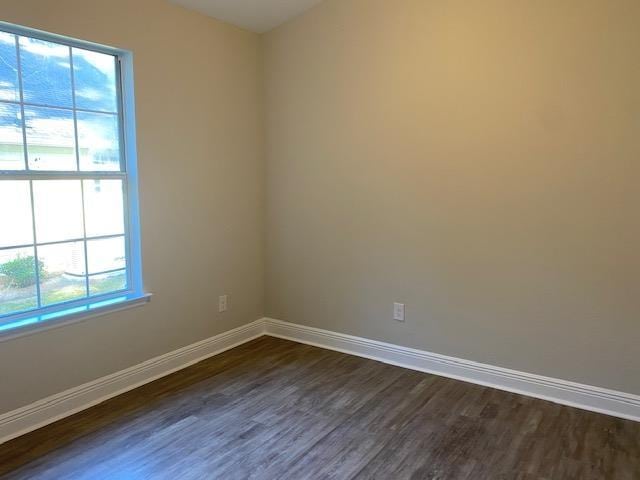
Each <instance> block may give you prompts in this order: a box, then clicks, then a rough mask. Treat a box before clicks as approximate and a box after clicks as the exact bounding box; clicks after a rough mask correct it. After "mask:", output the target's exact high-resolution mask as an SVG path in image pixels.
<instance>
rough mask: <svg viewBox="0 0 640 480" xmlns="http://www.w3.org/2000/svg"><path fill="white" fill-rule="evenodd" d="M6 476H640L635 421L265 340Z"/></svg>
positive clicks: (35, 439) (19, 457)
mask: <svg viewBox="0 0 640 480" xmlns="http://www.w3.org/2000/svg"><path fill="white" fill-rule="evenodd" d="M0 476H2V478H7V479H30V480H33V479H56V480H60V479H92V480H98V479H118V480H120V479H121V480H133V479H135V480H139V479H171V480H191V479H224V480H231V479H277V480H281V479H292V480H300V479H329V478H333V479H392V480H401V479H456V480H457V479H473V480H481V479H553V480H556V479H563V480H564V479H580V480H584V479H615V480H626V479H629V480H637V479H640V423H634V422H631V421H625V420H621V419H617V418H613V417H608V416H605V415H599V414H595V413H589V412H585V411H581V410H577V409H574V408H569V407H563V406H560V405H556V404H553V403H549V402H545V401H542V400H535V399H532V398H527V397H523V396H520V395H515V394H510V393H505V392H501V391H498V390H493V389H490V388H485V387H481V386H477V385H472V384H468V383H464V382H459V381H455V380H449V379H445V378H441V377H436V376H433V375H428V374H424V373H419V372H414V371H411V370H405V369H402V368H398V367H393V366H390V365H385V364H382V363H378V362H375V361H372V360H365V359H361V358H357V357H353V356H349V355H344V354H341V353H336V352H332V351H328V350H323V349H320V348H315V347H310V346H307V345H301V344H297V343H292V342H288V341H285V340H279V339H275V338H269V337H262V338H260V339H258V340H255V341H253V342H250V343H248V344H245V345H242V346H240V347H238V348H235V349H233V350H230V351H228V352H226V353H223V354H221V355H219V356H217V357H214V358H212V359H210V360H206V361H204V362H202V363H199V364H197V365H194V366H192V367H190V368H187V369H185V370H182V371H180V372H177V373H175V374H173V375H170V376H168V377H165V378H162V379H160V380H158V381H156V382H153V383H151V384H148V385H145V386H143V387H141V388H138V389H136V390H134V391H131V392H129V393H126V394H124V395H121V396H119V397H116V398H114V399H112V400H109V401H107V402H105V403H102V404H100V405H98V406H96V407H93V408H91V409H89V410H86V411H84V412H81V413H79V414H77V415H74V416H72V417H69V418H67V419H64V420H61V421H59V422H57V423H55V424H53V425H50V426H47V427H45V428H42V429H40V430H38V431H35V432H32V433H30V434H28V435H26V436H23V437H21V438H18V439H16V440H13V441H11V442H9V443H6V444H4V445H1V446H0Z"/></svg>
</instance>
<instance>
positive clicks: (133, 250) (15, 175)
mask: <svg viewBox="0 0 640 480" xmlns="http://www.w3.org/2000/svg"><path fill="white" fill-rule="evenodd" d="M0 30H1V31H4V32H6V33H10V34H14V35H21V36H25V37H31V38H34V39H38V40H44V41H49V42H55V43H57V44H60V45H65V46H68V47H70V48H71V47H77V48H82V49H85V50H91V51H95V52H98V53H104V54H108V55H113V56H114V57H115V58H116V82H117V101H118V112H117V113H118V124H119V136H120V138H119V140H120V162H121V169H120V171H113V172H108V171H107V172H103V171H100V172H91V171H80V170H79V169H78V171H75V172H59V171H40V170H28V168H29V163H28V157H27V155H28V153H27V144H26V140H25V126H24V106H25V103H24V102H23V98H22V95H23V93H22V73H21V65H20V58H19V56H18V71H19V82H20V92H21V95H20V101H19V102H5V103H13V104H19V105H20V108H21V109H22V117H23V127H22V129H23V142H24V155H25V162H26V163H25V167H26V170H21V171H15V170H0V181H3V180H30V189H31V190H32V189H33V184H32V182H31V181H33V180H53V179H75V180H85V179H96V178H99V179H110V178H112V179H120V180H122V181H123V185H124V188H123V190H124V198H123V207H124V215H125V219H124V220H125V221H124V224H125V226H124V237H125V249H126V268H127V289H126V290H121V291H118V292H114V293H107V294H102V295H95V296H91V295H90V292H87V294H88V297H85V298H82V299H78V300H72V301H67V302H62V303H59V304H56V305H51V306H45V307H42V306H41V304H40V300H41V298H40V292H39V289H40V282H39V278H38V275H39V272H38V268H37V267H36V280H37V282H36V288H37V292H36V293H37V297H38V308H37V309H32V310H29V311H25V312H18V313H13V314H5V315H0V340H2V339H4V338H7V337H13V336H16V335H20V334H22V333H24V332H27V333H29V332H32V331H33V330H40V329H48V328H51V327H53V326H57V325H62V324H66V323H69V322H75V321H78V320H83V319H85V318H88V317H92V316H96V315H102V314H104V313H105V312H109V311H112V310H121V309H123V308H128V307H129V306H138V305H141V304H143V303H146V302H147V301H148V300H149V298H150V295H149V294H145V293H144V289H143V282H142V252H141V245H140V215H139V199H138V170H137V152H136V128H135V126H136V119H135V99H134V91H133V88H134V79H133V54H132V53H131V52H130V51H127V50H122V49H118V48H113V47H108V46H104V45H100V44H97V43H93V42H88V41H83V40H77V39H73V38H69V37H66V36H61V35H57V34H53V33H47V32H43V31H40V30H35V29H31V28H28V27H22V26H18V25H13V24H10V23H6V22H0ZM18 55H19V54H18ZM71 72H72V73H71V75H72V88H75V86H74V85H73V65H72V66H71ZM26 105H27V106H30V104H26ZM42 106H46V105H42ZM55 108H60V107H55ZM80 110H81V111H82V110H83V109H80ZM73 111H74V119H75V112H76V111H77V109H76V108H75V100H74V104H73ZM74 123H75V120H74ZM76 134H77V132H76ZM76 144H77V139H76ZM76 155H79V154H78V153H77V152H76ZM31 202H32V206H31V208H32V217H33V215H34V213H33V208H34V205H33V192H32V194H31ZM34 221H35V220H34ZM33 229H34V236H35V224H34V225H33ZM106 237H107V238H108V237H110V236H106ZM111 237H112V236H111ZM96 238H97V237H96ZM73 240H74V239H69V240H64V241H61V242H50V243H51V244H56V243H66V242H70V241H73ZM82 240H83V241H86V235H85V237H84V238H83V239H82ZM36 242H37V239H36V238H35V237H34V245H35V243H36ZM47 244H48V243H47ZM28 246H31V245H28ZM16 247H19V245H18V246H12V247H9V248H16ZM35 250H37V249H35V246H34V255H35V259H36V262H37V260H38V257H37V253H36V252H35ZM85 262H86V248H85ZM36 265H37V263H36ZM88 275H89V274H88V272H87V273H86V278H87V279H88V278H89V277H88ZM87 281H88V280H87Z"/></svg>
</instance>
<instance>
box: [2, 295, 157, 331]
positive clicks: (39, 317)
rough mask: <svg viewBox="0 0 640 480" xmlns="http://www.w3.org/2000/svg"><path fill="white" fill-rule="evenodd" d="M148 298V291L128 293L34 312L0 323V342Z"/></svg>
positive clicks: (127, 307) (97, 314)
mask: <svg viewBox="0 0 640 480" xmlns="http://www.w3.org/2000/svg"><path fill="white" fill-rule="evenodd" d="M150 300H151V294H150V293H145V294H142V295H128V296H123V297H118V298H114V299H111V300H108V301H105V300H101V301H97V302H95V303H89V304H86V305H82V306H80V307H72V308H69V309H67V310H61V311H59V312H56V313H55V314H51V313H50V314H34V315H33V316H32V317H27V318H21V319H19V320H15V321H13V322H7V323H5V324H0V342H4V341H6V340H12V339H14V338H18V337H23V336H25V335H32V334H34V333H39V332H43V331H45V330H51V329H53V328H59V327H63V326H66V325H71V324H74V323H78V322H83V321H85V320H88V319H90V318H94V317H100V316H102V315H106V314H109V313H113V312H119V311H121V310H129V309H131V308H136V307H141V306H143V305H146V304H147V303H149V301H150Z"/></svg>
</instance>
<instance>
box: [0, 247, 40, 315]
mask: <svg viewBox="0 0 640 480" xmlns="http://www.w3.org/2000/svg"><path fill="white" fill-rule="evenodd" d="M37 306H38V300H37V293H36V262H35V256H34V254H33V248H16V249H12V250H0V315H5V314H8V313H16V312H21V311H23V310H29V309H31V308H36V307H37Z"/></svg>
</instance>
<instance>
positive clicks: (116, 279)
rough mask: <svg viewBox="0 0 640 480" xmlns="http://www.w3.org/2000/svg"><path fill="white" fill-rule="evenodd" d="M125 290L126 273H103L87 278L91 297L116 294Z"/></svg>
mask: <svg viewBox="0 0 640 480" xmlns="http://www.w3.org/2000/svg"><path fill="white" fill-rule="evenodd" d="M126 288H127V271H126V270H120V271H119V272H111V273H104V274H102V275H92V276H90V277H89V292H90V293H91V295H102V294H104V293H111V292H117V291H118V290H124V289H126Z"/></svg>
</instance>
